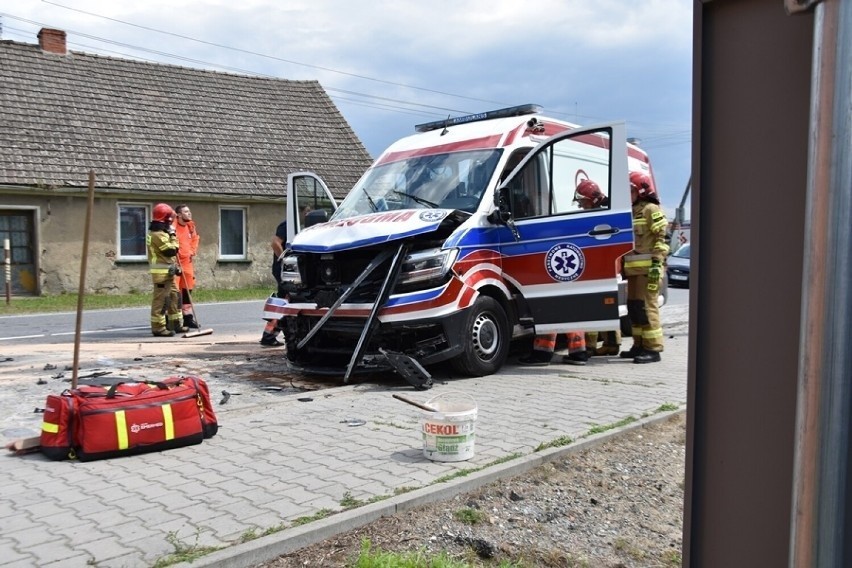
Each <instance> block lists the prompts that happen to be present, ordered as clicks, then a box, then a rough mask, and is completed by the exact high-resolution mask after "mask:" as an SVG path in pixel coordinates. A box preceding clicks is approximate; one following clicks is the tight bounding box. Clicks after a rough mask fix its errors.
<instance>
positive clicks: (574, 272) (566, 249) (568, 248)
mask: <svg viewBox="0 0 852 568" xmlns="http://www.w3.org/2000/svg"><path fill="white" fill-rule="evenodd" d="M544 267H545V269H547V273H548V274H550V277H551V278H553V279H554V280H559V281H560V282H571V281H573V280H576V279H577V278H579V277H580V275H581V274H583V269H584V268H585V267H586V257H585V256H583V251H582V250H580V248H579V247H578V246H576V245H573V244H571V243H559V244H558V245H556V246H555V247H553V248H552V249H550V250H549V251H548V252H547V256H546V257H545V259H544Z"/></svg>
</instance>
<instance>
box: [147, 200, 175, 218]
mask: <svg viewBox="0 0 852 568" xmlns="http://www.w3.org/2000/svg"><path fill="white" fill-rule="evenodd" d="M174 218H175V210H174V209H172V207H171V205H168V204H166V203H157V204H156V205H154V211H152V212H151V219H152V220H154V221H159V222H160V223H171V222H172V219H174Z"/></svg>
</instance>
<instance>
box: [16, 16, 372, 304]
mask: <svg viewBox="0 0 852 568" xmlns="http://www.w3.org/2000/svg"><path fill="white" fill-rule="evenodd" d="M38 39H39V43H38V44H29V43H21V42H16V41H5V40H4V41H0V84H2V88H0V117H2V120H0V239H8V240H9V248H10V254H11V264H12V274H13V277H12V283H13V285H12V290H13V292H14V293H16V294H42V293H47V294H57V293H62V292H76V291H77V289H78V286H79V282H80V278H79V275H80V267H81V260H82V255H83V248H82V246H83V242H84V239H83V237H84V233H85V219H86V216H87V213H88V212H89V211H91V215H92V223H91V229H90V232H89V241H88V243H89V244H88V250H87V253H88V254H87V271H86V272H87V274H86V279H85V280H86V285H87V286H86V288H87V291H88V292H105V293H109V292H116V293H127V292H133V291H139V292H146V293H147V292H148V289H149V287H150V278H149V276H148V272H147V269H148V267H147V263H146V253H145V234H146V232H147V225H148V222H149V220H150V213H151V209H152V208H153V206H154V205H155V204H156V203H160V202H165V203H168V204H170V205H172V206H175V205H177V204H179V203H186V204H187V205H190V207H191V209H192V213H193V219H194V220H195V222H196V225H197V228H198V232H199V234H200V236H201V246H200V250H199V254H198V256H197V257H196V265H195V271H196V278H197V280H198V284H197V286H198V287H199V288H208V289H212V288H234V287H243V286H249V285H264V284H270V285H272V283H273V282H272V278H271V275H270V256H271V252H270V247H269V243H270V240H271V238H272V235H273V234H274V232H275V228H276V226H277V225H278V223H279V222H280V221H281V220H282V219H283V218H284V212H285V209H284V207H285V195H286V184H287V178H288V175H290V174H292V173H295V172H301V171H311V172H315V173H316V174H317V175H318V176H319V177H321V178H322V179H323V181H324V182H325V183H326V185H327V186H328V188H329V189H330V190H331V192H332V194H334V195H335V196H336V197H343V196H344V195H345V194H346V192H347V191H348V190H349V188H350V187H352V185H354V183H355V182H356V181H357V180H358V178H359V177H360V175H361V174H362V173H363V172H364V170H365V169H366V168H367V167H368V166H369V164H370V162H371V158H370V156H369V153H368V152H367V150H366V149H365V147H364V145H363V144H362V143H361V141H360V140H359V139H358V137H357V136H356V135H355V133H354V132H353V130H352V128H351V127H350V126H349V124H348V123H347V121H346V119H345V118H344V117H343V116H342V115H341V113H340V112H339V111H338V109H337V108H336V107H335V105H334V103H333V102H332V100H331V99H330V97H329V96H328V94H327V93H326V92H325V91H324V90H323V88H322V87H321V86H320V84H319V83H318V82H317V81H290V80H284V79H272V78H264V77H255V76H245V75H236V74H230V73H221V72H215V71H207V70H200V69H192V68H186V67H180V66H174V65H164V64H157V63H148V62H142V61H133V60H127V59H120V58H114V57H106V56H100V55H93V54H88V53H82V52H75V51H68V50H67V46H66V36H65V32H63V31H61V30H51V29H42V30H41V32H39V34H38ZM90 172H93V173H94V179H95V182H94V188H95V189H94V204H93V207H92V208H89V207H88V192H89V190H88V187H89V175H90Z"/></svg>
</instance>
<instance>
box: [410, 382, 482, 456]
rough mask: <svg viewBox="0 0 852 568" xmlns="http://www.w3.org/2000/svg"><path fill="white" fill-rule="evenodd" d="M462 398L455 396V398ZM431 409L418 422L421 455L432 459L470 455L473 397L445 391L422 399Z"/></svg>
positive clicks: (473, 412) (471, 453)
mask: <svg viewBox="0 0 852 568" xmlns="http://www.w3.org/2000/svg"><path fill="white" fill-rule="evenodd" d="M460 398H461V399H463V400H459V399H460ZM426 406H431V407H432V408H434V409H435V412H424V414H425V415H424V417H423V419H422V420H421V422H420V427H421V431H422V432H423V455H424V456H425V457H427V458H429V459H430V460H432V461H442V462H455V461H464V460H469V459H470V458H472V457H473V443H474V438H475V437H476V432H475V423H476V401H475V400H474V399H473V397H472V396H470V395H469V394H465V393H463V392H455V391H448V392H445V393H441V394H439V395H436V396H433V397H432V398H430V399H429V400H428V401H426Z"/></svg>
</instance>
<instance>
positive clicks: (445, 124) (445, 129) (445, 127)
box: [441, 115, 450, 136]
mask: <svg viewBox="0 0 852 568" xmlns="http://www.w3.org/2000/svg"><path fill="white" fill-rule="evenodd" d="M449 125H450V115H447V120H446V122H444V129H443V130H442V131H441V136H443V135H444V134H446V133H448V132H449V131H450V130H449V129H448V128H447V127H448V126H449Z"/></svg>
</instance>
